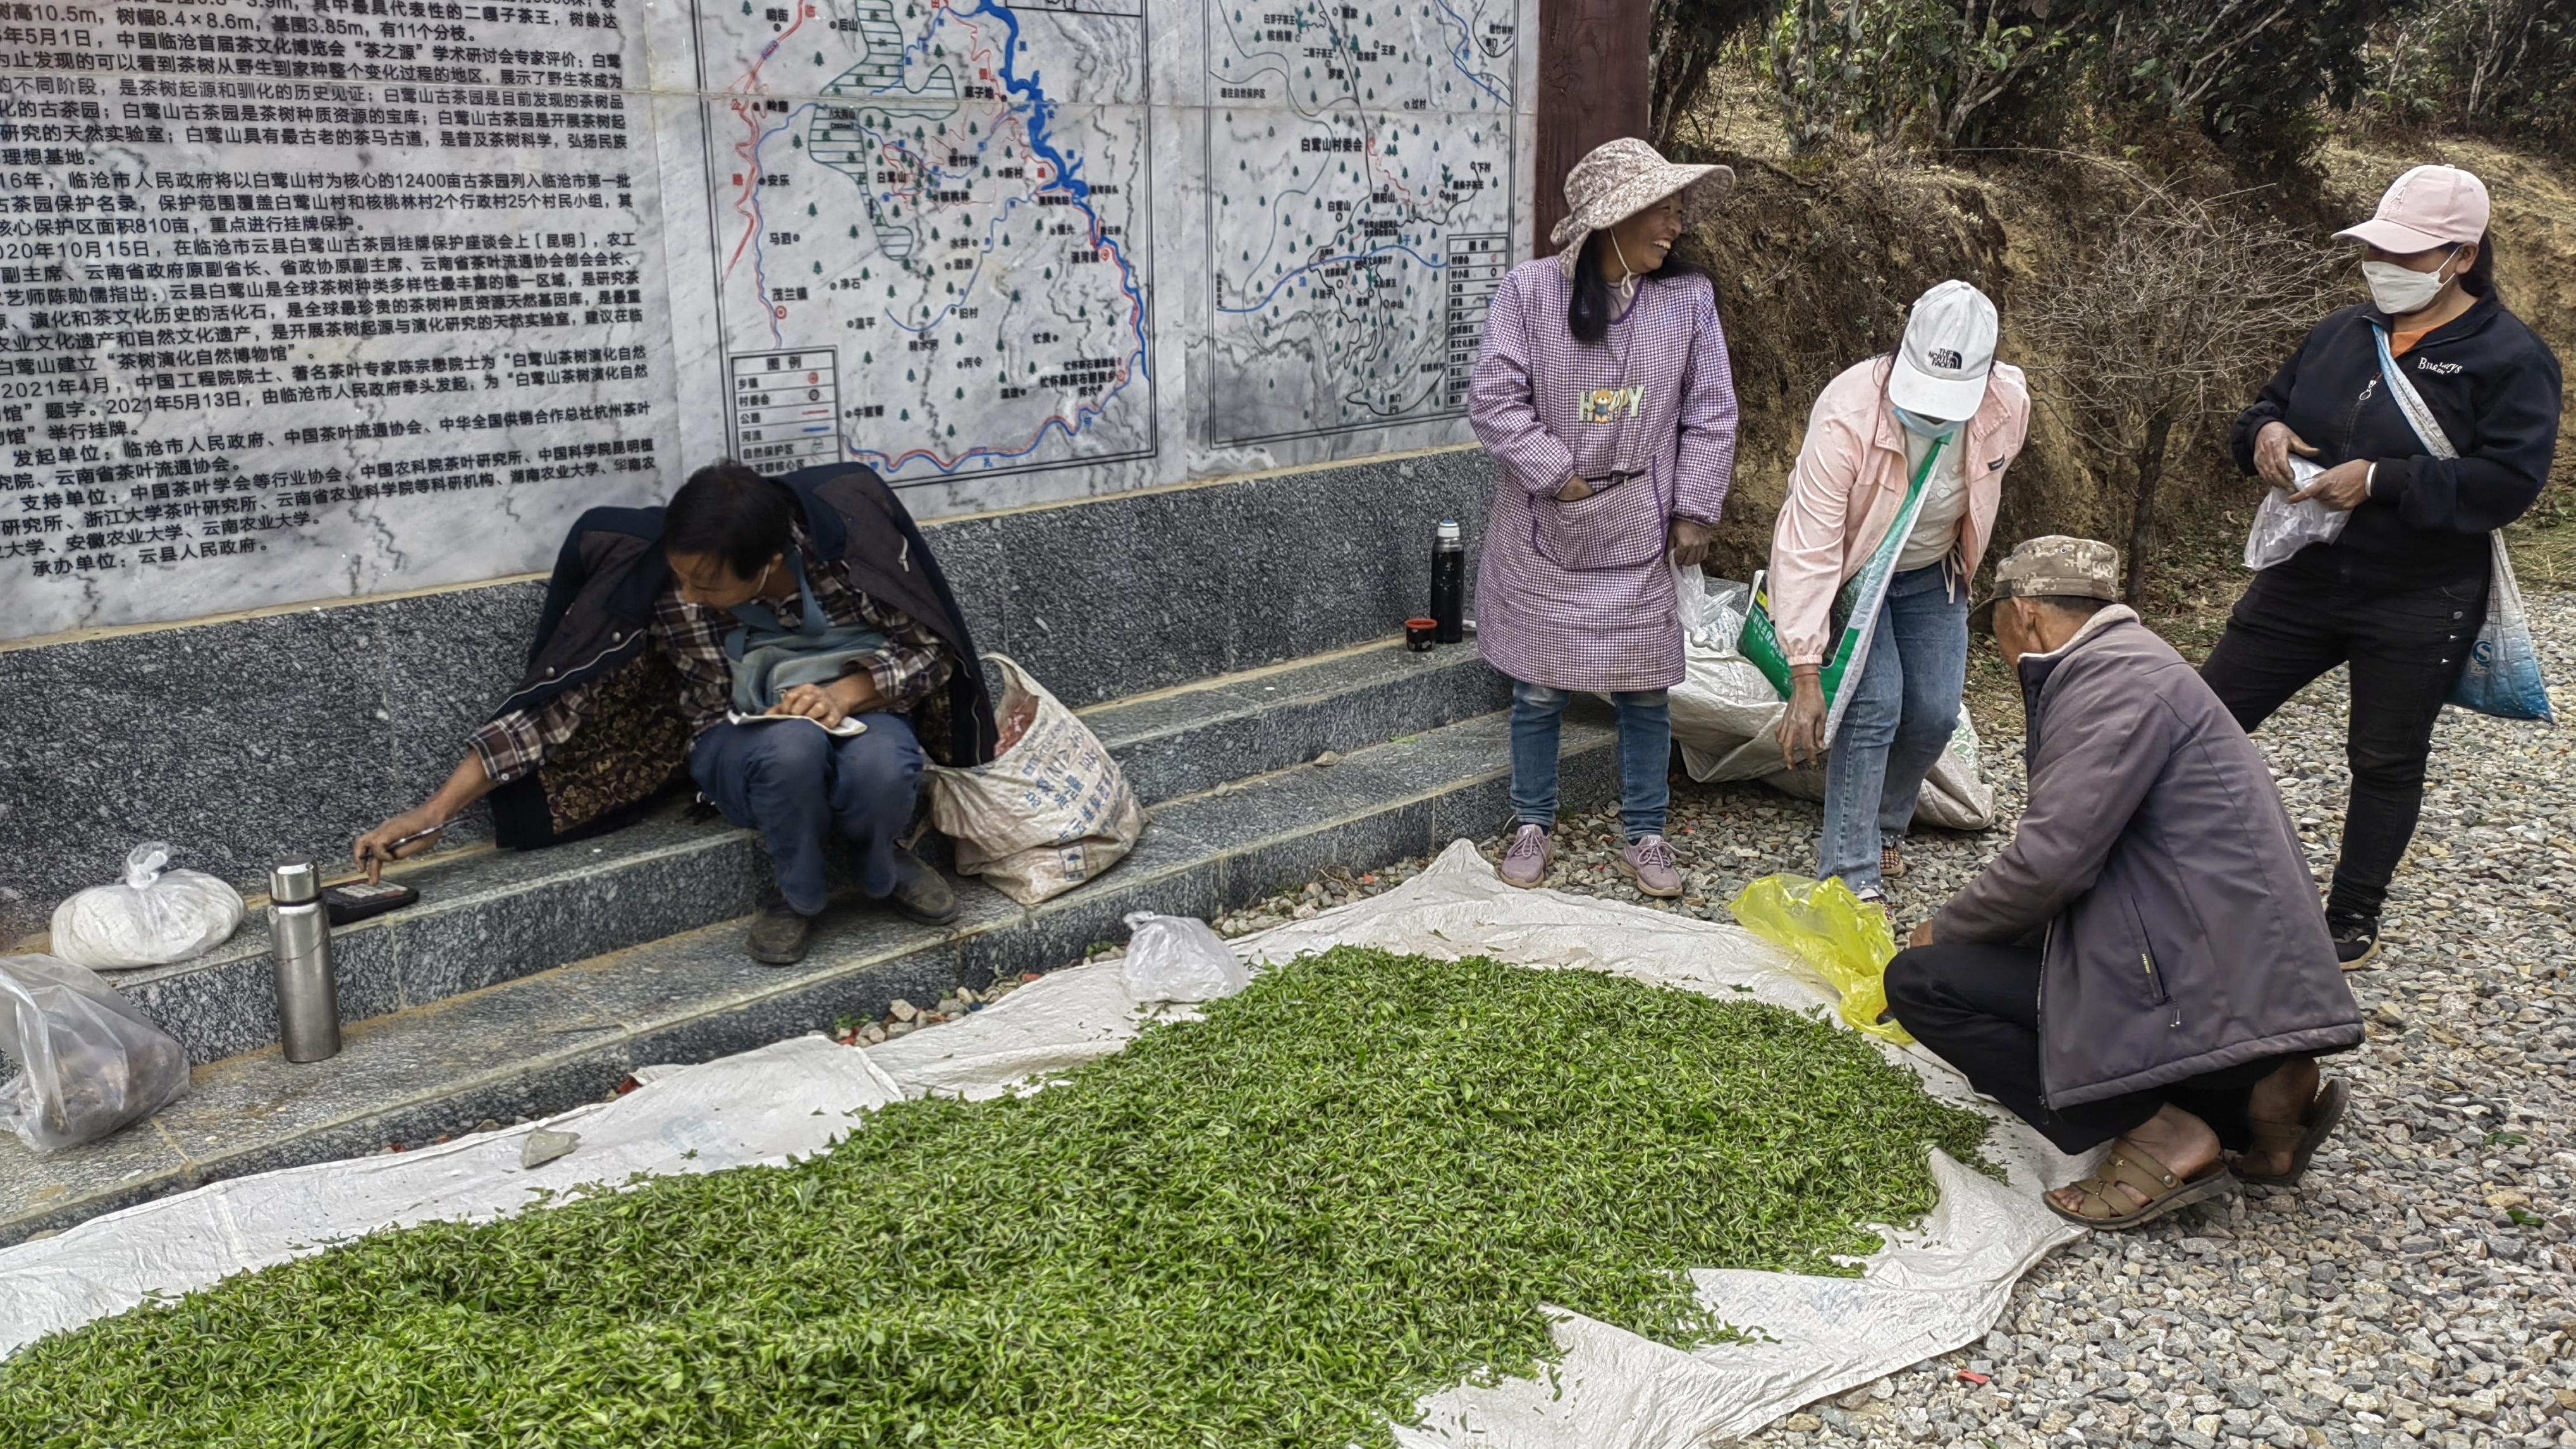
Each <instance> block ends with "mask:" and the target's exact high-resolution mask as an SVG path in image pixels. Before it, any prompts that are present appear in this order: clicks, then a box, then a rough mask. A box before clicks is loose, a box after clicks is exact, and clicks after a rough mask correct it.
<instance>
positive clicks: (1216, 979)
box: [1118, 912, 1252, 1004]
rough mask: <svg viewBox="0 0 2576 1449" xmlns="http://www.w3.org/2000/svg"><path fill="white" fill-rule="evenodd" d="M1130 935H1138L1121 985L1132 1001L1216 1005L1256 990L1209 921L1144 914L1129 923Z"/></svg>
mask: <svg viewBox="0 0 2576 1449" xmlns="http://www.w3.org/2000/svg"><path fill="white" fill-rule="evenodd" d="M1127 929H1128V930H1129V931H1131V932H1133V934H1132V935H1130V936H1129V937H1128V938H1127V959H1126V960H1125V961H1123V962H1120V963H1119V966H1118V984H1119V985H1121V986H1123V987H1125V988H1126V989H1127V996H1128V999H1129V1000H1131V1001H1135V1002H1137V1003H1139V1004H1142V1003H1144V1002H1148V1001H1185V1002H1186V1001H1214V1000H1216V999H1217V998H1218V997H1220V996H1232V995H1233V994H1235V993H1236V992H1238V991H1241V990H1242V989H1243V988H1245V987H1247V986H1249V985H1251V984H1252V973H1251V972H1250V971H1247V970H1245V969H1244V965H1243V963H1242V962H1241V961H1240V960H1237V959H1236V958H1235V954H1234V952H1233V951H1232V950H1231V949H1229V948H1228V947H1227V946H1226V944H1225V938H1224V937H1222V936H1220V935H1218V934H1217V933H1216V931H1215V929H1214V928H1213V927H1211V926H1209V925H1208V923H1207V922H1205V921H1193V920H1191V919H1190V918H1189V917H1187V916H1156V915H1149V914H1146V913H1143V912H1139V913H1137V914H1136V915H1132V916H1129V917H1128V918H1127Z"/></svg>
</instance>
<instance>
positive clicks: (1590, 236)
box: [1467, 138, 1735, 897]
mask: <svg viewBox="0 0 2576 1449" xmlns="http://www.w3.org/2000/svg"><path fill="white" fill-rule="evenodd" d="M1734 181H1735V173H1734V172H1732V171H1729V170H1728V169H1726V168H1725V167H1723V166H1677V165H1674V164H1673V163H1671V162H1669V161H1666V160H1665V159H1664V158H1663V157H1662V156H1660V155H1657V154H1656V152H1655V148H1653V147H1652V146H1649V145H1647V144H1646V143H1645V142H1643V141H1639V140H1635V139H1633V138H1622V139H1620V140H1616V141H1609V142H1605V143H1604V144H1602V145H1601V146H1599V147H1597V148H1595V149H1594V150H1593V151H1592V152H1591V153H1590V154H1588V155H1586V156H1585V157H1584V158H1583V159H1582V160H1580V161H1578V162H1576V163H1575V164H1574V169H1573V170H1572V171H1570V172H1569V173H1567V175H1566V178H1565V201H1566V211H1567V215H1566V218H1565V220H1564V221H1563V222H1560V223H1559V224H1558V225H1557V228H1556V232H1555V236H1554V241H1555V242H1556V244H1557V246H1558V247H1559V248H1560V250H1559V251H1558V252H1557V254H1556V255H1555V256H1554V257H1552V258H1548V259H1545V260H1541V261H1534V262H1527V263H1524V264H1522V265H1521V266H1519V267H1516V268H1514V269H1513V270H1512V273H1511V275H1509V276H1507V277H1505V278H1504V279H1503V284H1502V286H1501V287H1500V288H1499V289H1497V290H1496V292H1495V294H1494V299H1493V303H1492V305H1491V308H1490V310H1488V312H1487V313H1486V316H1485V341H1484V349H1483V351H1482V352H1481V353H1480V354H1479V355H1478V357H1477V359H1476V371H1475V377H1474V381H1473V383H1472V385H1471V387H1470V389H1469V392H1468V403H1467V416H1468V419H1469V420H1470V421H1471V422H1473V423H1474V425H1475V428H1476V436H1477V437H1478V438H1479V439H1481V440H1482V441H1483V442H1484V444H1485V449H1486V451H1487V452H1489V453H1491V454H1493V456H1494V461H1495V462H1496V463H1497V464H1498V465H1500V470H1501V473H1502V477H1501V480H1500V483H1499V485H1498V486H1497V488H1496V490H1495V493H1494V507H1493V513H1492V515H1491V516H1490V518H1489V520H1488V522H1487V525H1486V529H1485V555H1484V559H1483V562H1482V563H1481V565H1480V566H1479V568H1478V571H1477V574H1476V615H1477V620H1476V644H1477V648H1478V649H1479V650H1480V651H1481V652H1482V653H1483V654H1484V656H1485V659H1486V661H1487V662H1488V663H1490V664H1492V665H1493V666H1494V667H1495V668H1496V669H1498V670H1500V671H1502V672H1503V673H1504V674H1506V675H1508V676H1510V678H1511V680H1512V787H1511V800H1512V813H1513V815H1514V817H1515V819H1516V821H1517V824H1516V826H1515V828H1514V830H1513V834H1512V839H1511V842H1510V844H1509V846H1508V847H1507V848H1506V850H1505V852H1504V856H1503V865H1502V876H1503V879H1504V880H1506V881H1508V882H1510V883H1511V884H1513V885H1516V886H1524V887H1528V886H1536V885H1538V884H1539V883H1540V882H1542V881H1544V880H1545V879H1546V878H1547V868H1548V863H1549V860H1550V858H1551V857H1552V856H1553V854H1554V847H1553V845H1552V844H1551V842H1550V840H1549V832H1550V831H1551V830H1552V829H1553V828H1554V827H1555V824H1556V805H1557V788H1556V780H1557V772H1556V764H1557V731H1558V726H1559V725H1560V724H1561V723H1562V721H1563V720H1564V717H1565V706H1566V703H1567V702H1568V701H1569V700H1570V699H1572V698H1573V696H1574V694H1575V692H1577V691H1582V692H1585V693H1598V694H1607V695H1609V696H1610V700H1611V703H1612V704H1613V705H1615V706H1616V707H1617V709H1618V711H1619V818H1620V823H1621V825H1622V826H1624V827H1625V829H1626V833H1627V845H1626V848H1625V849H1623V850H1621V851H1620V853H1619V856H1618V865H1619V868H1620V869H1621V870H1623V871H1625V872H1627V873H1628V875H1629V876H1630V877H1632V878H1633V879H1634V880H1635V881H1636V883H1637V888H1638V890H1640V891H1642V892H1644V893H1645V894H1647V895H1650V896H1663V897H1671V896H1678V895H1680V894H1681V893H1682V879H1681V873H1680V871H1679V870H1677V869H1676V868H1675V866H1674V864H1673V856H1672V851H1671V849H1670V848H1669V847H1668V846H1666V845H1665V843H1664V811H1665V807H1666V805H1667V804H1668V803H1669V802H1668V799H1667V796H1668V793H1669V792H1668V786H1667V784H1666V780H1667V778H1668V776H1667V771H1668V769H1669V768H1670V764H1669V762H1670V759H1671V756H1672V716H1671V713H1670V709H1669V706H1668V703H1667V699H1666V695H1665V691H1666V690H1668V689H1670V688H1671V687H1672V686H1674V685H1676V684H1679V683H1681V682H1682V674H1683V664H1682V626H1681V617H1680V614H1679V612H1678V608H1677V605H1678V599H1677V596H1676V595H1675V594H1674V592H1673V570H1672V567H1671V565H1672V564H1681V565H1685V566H1686V565H1690V564H1695V563H1698V562H1699V561H1700V560H1701V559H1702V558H1703V557H1705V556H1706V555H1707V553H1708V535H1709V530H1710V529H1711V528H1713V527H1714V526H1715V525H1716V523H1717V515H1718V510H1719V509H1720V508H1721V507H1722V506H1723V505H1724V504H1725V502H1726V484H1727V479H1728V477H1729V475H1730V474H1731V472H1732V471H1733V468H1734V463H1735V382H1734V374H1733V371H1732V369H1731V368H1730V366H1729V365H1728V362H1727V357H1726V336H1725V333H1724V332H1723V331H1722V330H1721V329H1720V327H1719V326H1718V320H1717V294H1716V291H1715V289H1714V288H1713V287H1712V286H1711V284H1710V282H1709V280H1708V278H1707V277H1705V276H1702V275H1701V274H1699V273H1698V272H1696V271H1694V270H1692V269H1691V268H1689V267H1687V266H1684V265H1683V264H1681V263H1679V262H1677V261H1675V260H1674V259H1673V257H1672V248H1673V243H1674V242H1675V241H1677V240H1679V239H1680V237H1681V234H1682V231H1683V229H1684V228H1686V227H1688V226H1689V225H1690V224H1691V223H1692V222H1694V221H1696V220H1697V219H1698V218H1699V217H1700V216H1701V215H1702V214H1704V213H1705V212H1706V211H1707V210H1708V208H1710V207H1711V206H1714V205H1716V204H1717V202H1718V200H1719V199H1720V198H1721V197H1723V196H1724V195H1725V194H1726V191H1727V188H1728V187H1729V186H1731V185H1733V184H1734ZM1668 558H1669V560H1670V563H1667V562H1666V560H1667V559H1668Z"/></svg>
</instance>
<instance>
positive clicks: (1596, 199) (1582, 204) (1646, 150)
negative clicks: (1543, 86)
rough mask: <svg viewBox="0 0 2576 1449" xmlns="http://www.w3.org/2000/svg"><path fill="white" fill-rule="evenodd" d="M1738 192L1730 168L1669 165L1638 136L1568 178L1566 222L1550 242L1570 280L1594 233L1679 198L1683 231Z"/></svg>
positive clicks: (1588, 159)
mask: <svg viewBox="0 0 2576 1449" xmlns="http://www.w3.org/2000/svg"><path fill="white" fill-rule="evenodd" d="M1734 186H1735V172H1734V170H1733V169H1731V168H1729V167H1725V166H1684V165H1680V164H1677V163H1675V162H1671V161H1667V160H1665V159H1664V158H1663V154H1662V153H1661V152H1659V151H1657V150H1656V149H1655V148H1654V147H1652V146H1649V145H1647V144H1646V143H1645V142H1643V141H1640V140H1638V139H1637V138H1636V137H1634V136H1622V137H1620V138H1619V139H1618V140H1616V141H1604V142H1602V143H1601V144H1600V145H1598V146H1595V147H1593V148H1592V149H1591V150H1590V151H1588V152H1586V153H1585V154H1584V157H1583V159H1582V160H1580V161H1577V162H1575V163H1574V169H1573V170H1571V171H1568V172H1567V173H1565V220H1563V221H1560V222H1558V223H1557V224H1556V230H1555V231H1554V232H1552V233H1550V235H1549V240H1551V241H1553V242H1555V243H1556V245H1557V247H1558V248H1559V250H1558V252H1557V260H1558V263H1559V265H1561V266H1563V267H1564V268H1565V269H1566V270H1567V272H1568V273H1569V274H1570V273H1571V272H1572V271H1573V269H1574V262H1575V259H1576V258H1577V257H1579V256H1581V255H1582V254H1583V243H1584V240H1585V238H1587V237H1589V236H1591V235H1592V234H1593V233H1594V232H1596V231H1599V230H1601V229H1602V228H1604V227H1611V226H1617V225H1618V224H1619V223H1621V222H1623V221H1626V220H1627V219H1628V218H1630V217H1632V216H1635V215H1636V214H1637V213H1638V212H1641V211H1643V210H1645V209H1646V208H1647V207H1650V206H1652V205H1654V204H1655V203H1656V202H1658V201H1661V200H1663V199H1664V198H1665V197H1667V196H1670V195H1672V194H1673V193H1675V192H1679V193H1681V198H1682V225H1684V226H1690V225H1692V224H1694V223H1696V222H1697V221H1699V219H1700V218H1702V217H1704V216H1706V215H1708V214H1709V212H1710V211H1711V210H1712V209H1713V208H1715V207H1716V205H1717V204H1718V203H1719V202H1721V201H1723V200H1725V199H1726V193H1727V192H1728V191H1730V190H1732V189H1734Z"/></svg>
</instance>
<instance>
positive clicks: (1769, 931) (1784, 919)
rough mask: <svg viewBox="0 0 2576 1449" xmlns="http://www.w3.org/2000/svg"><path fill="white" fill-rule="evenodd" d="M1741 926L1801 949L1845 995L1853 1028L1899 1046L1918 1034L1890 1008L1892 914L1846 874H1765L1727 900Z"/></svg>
mask: <svg viewBox="0 0 2576 1449" xmlns="http://www.w3.org/2000/svg"><path fill="white" fill-rule="evenodd" d="M1727 909H1728V910H1729V911H1732V912H1733V913H1734V914H1735V920H1736V923H1737V924H1738V925H1741V926H1742V927H1744V929H1746V930H1748V931H1751V932H1752V933H1753V934H1755V935H1757V936H1760V937H1761V938H1762V939H1763V940H1765V941H1769V942H1771V943H1772V944H1774V945H1778V946H1786V947H1788V948H1789V949H1790V950H1792V951H1795V952H1797V953H1798V955H1799V956H1800V957H1801V958H1803V959H1804V960H1805V961H1806V963H1807V964H1808V965H1809V966H1811V967H1813V968H1815V972H1816V974H1817V975H1819V976H1822V977H1823V978H1825V984H1826V985H1828V986H1831V987H1832V988H1833V989H1834V990H1836V991H1838V992H1840V993H1842V998H1843V1002H1842V1018H1843V1021H1844V1022H1845V1023H1846V1024H1848V1025H1849V1026H1850V1027H1851V1028H1852V1030H1854V1031H1860V1032H1867V1033H1868V1034H1869V1035H1871V1036H1874V1037H1877V1038H1878V1039H1879V1040H1881V1041H1887V1042H1894V1043H1895V1044H1896V1045H1898V1046H1905V1045H1907V1044H1909V1043H1911V1042H1912V1041H1913V1040H1914V1038H1913V1037H1912V1036H1911V1035H1910V1034H1908V1033H1907V1031H1906V1030H1905V1028H1903V1027H1901V1026H1898V1025H1897V1024H1896V1023H1895V1022H1893V1021H1888V1022H1884V1023H1882V1022H1881V1021H1879V1019H1878V1016H1879V1013H1880V1012H1883V1011H1885V1010H1887V963H1888V962H1889V961H1890V960H1892V959H1894V958H1895V956H1896V937H1895V935H1894V933H1892V932H1891V931H1890V930H1889V929H1888V925H1887V913H1886V912H1884V911H1881V910H1879V909H1877V908H1876V907H1874V906H1869V905H1864V904H1862V902H1861V898H1860V897H1858V896H1856V895H1853V894H1852V889H1851V887H1850V886H1847V885H1845V884H1843V883H1842V881H1841V880H1840V879H1827V880H1822V881H1813V880H1809V879H1807V878H1806V877H1805V876H1801V875H1766V876H1764V877H1762V878H1761V879H1760V880H1757V881H1755V882H1753V883H1752V884H1750V885H1748V886H1746V887H1745V888H1744V891H1743V893H1742V894H1741V895H1738V896H1737V897H1736V898H1735V900H1734V901H1733V902H1732V903H1731V904H1730V905H1728V907H1727Z"/></svg>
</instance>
